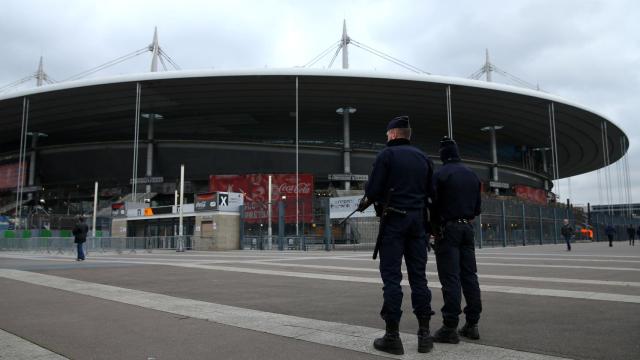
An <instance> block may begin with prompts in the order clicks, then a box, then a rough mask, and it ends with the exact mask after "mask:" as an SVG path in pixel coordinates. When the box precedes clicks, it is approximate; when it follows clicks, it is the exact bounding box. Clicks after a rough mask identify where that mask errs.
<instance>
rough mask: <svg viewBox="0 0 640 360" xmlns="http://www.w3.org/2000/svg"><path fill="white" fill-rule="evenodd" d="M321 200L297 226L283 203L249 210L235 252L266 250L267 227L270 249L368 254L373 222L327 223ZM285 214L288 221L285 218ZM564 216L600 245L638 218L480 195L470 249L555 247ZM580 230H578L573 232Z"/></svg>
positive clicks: (580, 236) (578, 235) (578, 236)
mask: <svg viewBox="0 0 640 360" xmlns="http://www.w3.org/2000/svg"><path fill="white" fill-rule="evenodd" d="M323 200H324V201H323ZM326 200H327V199H326V198H325V199H315V200H314V202H313V210H312V211H311V213H312V214H313V217H312V218H311V219H309V218H308V217H307V218H305V220H300V222H299V224H297V226H294V225H292V224H291V223H290V222H288V223H287V222H285V219H284V216H285V214H284V213H281V211H282V209H283V205H280V206H275V205H274V206H273V212H272V213H273V218H272V220H271V224H269V220H268V219H267V218H266V217H258V218H256V214H255V211H254V212H253V213H251V214H250V215H251V216H253V218H251V222H248V221H247V222H245V223H242V224H241V231H240V234H241V235H240V236H241V244H242V245H241V248H242V249H255V250H266V249H268V237H267V232H268V231H267V229H268V227H269V226H271V228H272V234H273V235H272V247H271V249H273V250H309V249H324V250H373V248H374V246H375V242H376V239H377V235H378V227H379V219H377V218H374V217H367V218H362V217H360V218H351V219H349V220H347V221H345V222H344V223H341V220H342V219H329V216H328V211H329V209H328V205H329V204H328V201H326ZM265 206H266V205H265ZM258 207H259V206H258ZM284 207H286V208H295V204H291V203H285V204H284ZM251 211H253V210H251ZM301 215H302V214H301ZM286 216H287V219H288V221H290V220H291V215H290V214H287V215H286ZM300 218H304V216H300ZM565 218H566V219H569V221H570V223H571V224H572V226H574V228H575V230H576V231H575V238H574V241H577V240H580V241H604V240H605V239H606V236H605V234H604V229H605V227H606V225H607V224H611V225H612V226H613V227H614V228H615V229H616V235H615V240H617V241H624V240H628V235H627V228H628V227H634V228H635V229H638V226H640V219H634V218H628V217H621V216H608V215H603V214H596V215H593V216H591V219H587V214H585V213H583V212H582V211H579V210H577V209H574V208H572V207H567V206H565V205H564V204H550V205H537V204H533V203H528V202H524V201H520V200H518V199H508V198H496V197H493V196H483V199H482V214H481V215H480V216H478V217H477V218H476V219H475V221H474V222H473V226H474V230H475V234H476V236H475V239H476V246H477V247H504V246H527V245H542V244H561V243H564V239H563V238H562V236H561V234H560V229H561V228H562V225H563V219H565ZM589 222H590V224H589ZM581 229H583V230H584V231H582V232H581V231H579V230H581ZM294 231H295V232H294ZM292 233H294V234H299V235H291V234H292ZM589 234H592V235H591V237H590V235H589ZM279 239H285V240H284V244H282V245H280V244H279V242H278V241H280V240H279Z"/></svg>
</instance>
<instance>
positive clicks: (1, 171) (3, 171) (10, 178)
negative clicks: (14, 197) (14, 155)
mask: <svg viewBox="0 0 640 360" xmlns="http://www.w3.org/2000/svg"><path fill="white" fill-rule="evenodd" d="M27 166H28V164H27V163H24V167H23V168H22V185H24V184H25V175H26V173H27V170H26V168H27ZM17 186H18V163H13V164H6V165H0V189H11V188H15V187H17Z"/></svg>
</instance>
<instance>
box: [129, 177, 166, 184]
mask: <svg viewBox="0 0 640 360" xmlns="http://www.w3.org/2000/svg"><path fill="white" fill-rule="evenodd" d="M163 182H164V177H162V176H147V177H141V178H136V184H161V183H163ZM129 185H133V179H129Z"/></svg>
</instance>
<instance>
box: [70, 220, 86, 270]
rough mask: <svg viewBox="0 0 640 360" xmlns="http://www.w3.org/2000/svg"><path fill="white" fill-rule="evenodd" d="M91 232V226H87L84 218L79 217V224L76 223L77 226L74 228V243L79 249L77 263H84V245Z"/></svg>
mask: <svg viewBox="0 0 640 360" xmlns="http://www.w3.org/2000/svg"><path fill="white" fill-rule="evenodd" d="M88 232H89V226H87V224H85V223H84V216H79V217H78V222H77V223H76V225H75V226H74V227H73V231H72V233H73V236H74V238H75V239H74V241H73V242H75V243H76V247H77V250H78V251H77V253H78V258H77V259H76V260H77V261H84V259H85V256H84V249H83V246H84V243H85V241H87V233H88Z"/></svg>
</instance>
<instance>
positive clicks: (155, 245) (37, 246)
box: [0, 236, 197, 254]
mask: <svg viewBox="0 0 640 360" xmlns="http://www.w3.org/2000/svg"><path fill="white" fill-rule="evenodd" d="M181 240H182V244H181ZM196 241H197V239H196V238H195V237H194V236H182V237H180V236H148V237H95V238H94V237H90V238H87V241H86V242H85V243H84V249H85V250H86V251H87V252H94V251H96V252H107V251H115V252H117V253H123V252H132V253H133V252H137V251H147V252H152V251H153V250H161V249H164V250H181V249H186V250H191V249H192V248H193V244H194V242H196ZM0 251H33V252H42V253H60V254H63V253H68V252H69V253H75V252H76V244H75V243H74V239H73V238H72V237H24V238H23V237H11V238H0Z"/></svg>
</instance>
